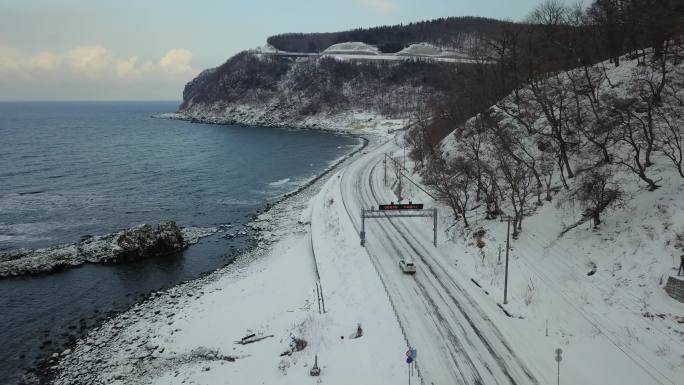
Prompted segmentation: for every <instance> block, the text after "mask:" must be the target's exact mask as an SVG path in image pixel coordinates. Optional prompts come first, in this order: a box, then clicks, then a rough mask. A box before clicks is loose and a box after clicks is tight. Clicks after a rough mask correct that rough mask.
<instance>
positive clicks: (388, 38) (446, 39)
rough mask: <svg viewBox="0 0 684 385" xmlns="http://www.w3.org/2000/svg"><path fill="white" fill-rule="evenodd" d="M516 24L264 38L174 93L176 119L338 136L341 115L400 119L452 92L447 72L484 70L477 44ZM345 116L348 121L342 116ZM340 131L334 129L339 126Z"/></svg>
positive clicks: (437, 23)
mask: <svg viewBox="0 0 684 385" xmlns="http://www.w3.org/2000/svg"><path fill="white" fill-rule="evenodd" d="M519 26H521V25H520V24H514V23H510V22H504V21H498V20H492V19H485V18H477V17H453V18H444V19H437V20H432V21H423V22H419V23H410V24H406V25H395V26H383V27H375V28H367V29H355V30H350V31H343V32H332V33H312V34H302V33H288V34H282V35H276V36H271V37H269V38H268V39H267V43H268V44H267V45H266V46H264V47H260V48H257V49H254V50H250V51H244V52H241V53H239V54H237V55H235V56H234V57H232V58H230V59H228V61H226V62H225V63H224V64H222V65H221V66H219V67H216V68H211V69H208V70H205V71H204V72H202V73H201V74H200V75H198V76H197V77H196V78H195V79H193V80H192V81H191V82H189V83H188V84H187V85H186V86H185V89H184V91H183V103H182V104H181V106H180V108H179V111H178V114H177V115H176V116H177V117H178V118H182V119H188V120H194V121H201V122H210V123H231V124H245V125H264V126H288V127H309V128H326V129H340V128H349V127H351V126H353V125H355V124H356V123H357V122H355V121H354V120H353V118H350V116H352V115H353V116H359V114H361V115H363V116H371V117H377V118H379V119H378V120H382V119H385V118H390V119H402V118H404V119H405V118H408V117H410V116H411V115H412V113H413V112H415V111H416V110H418V109H419V108H421V105H423V106H424V105H427V104H429V103H430V100H432V99H434V98H444V95H446V94H448V90H449V89H450V88H452V87H460V86H462V85H461V84H460V83H459V79H458V76H457V74H459V73H460V74H464V73H467V72H468V71H470V70H471V69H470V67H473V66H475V65H476V64H480V65H481V64H483V62H486V57H484V56H481V57H478V60H477V63H476V60H474V58H473V57H472V56H471V52H470V51H471V49H472V48H473V47H476V46H479V45H478V44H477V42H478V41H479V40H480V39H482V36H486V35H487V34H489V33H493V31H495V30H498V29H501V28H518V27H519ZM352 111H353V112H355V113H353V114H350V112H352ZM340 126H344V127H340Z"/></svg>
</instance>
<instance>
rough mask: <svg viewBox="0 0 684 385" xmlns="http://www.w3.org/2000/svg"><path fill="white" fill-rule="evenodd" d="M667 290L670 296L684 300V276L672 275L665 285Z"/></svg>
mask: <svg viewBox="0 0 684 385" xmlns="http://www.w3.org/2000/svg"><path fill="white" fill-rule="evenodd" d="M665 291H666V292H667V294H669V295H670V297H672V298H674V299H676V300H677V301H679V302H684V277H675V276H670V277H669V278H668V279H667V284H666V285H665Z"/></svg>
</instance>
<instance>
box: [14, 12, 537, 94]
mask: <svg viewBox="0 0 684 385" xmlns="http://www.w3.org/2000/svg"><path fill="white" fill-rule="evenodd" d="M540 1H541V0H250V1H248V0H194V1H189V0H118V1H98V0H1V1H0V100H180V99H181V93H182V90H183V85H184V84H185V83H186V82H187V81H189V80H191V79H192V78H193V77H194V76H195V75H196V74H197V73H198V72H199V71H201V70H202V69H205V68H208V67H214V66H217V65H219V64H221V63H223V62H224V61H225V60H226V59H227V58H228V57H230V56H232V55H233V54H235V53H237V52H239V51H241V50H244V49H248V48H254V47H257V46H260V45H263V44H265V41H266V38H267V37H268V36H270V35H273V34H277V33H281V32H328V31H338V30H346V29H350V28H355V27H368V26H376V25H388V24H398V23H408V22H412V21H420V20H426V19H434V18H438V17H446V16H485V17H492V18H499V19H510V20H521V19H523V18H524V17H525V16H526V15H527V14H528V13H529V11H530V10H531V9H532V8H534V6H535V5H536V4H538V3H539V2H540Z"/></svg>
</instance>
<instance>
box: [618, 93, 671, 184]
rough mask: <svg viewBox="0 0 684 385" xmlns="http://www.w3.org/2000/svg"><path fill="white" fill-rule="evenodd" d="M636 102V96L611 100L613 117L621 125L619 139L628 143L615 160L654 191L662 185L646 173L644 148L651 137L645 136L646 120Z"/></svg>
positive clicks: (623, 142)
mask: <svg viewBox="0 0 684 385" xmlns="http://www.w3.org/2000/svg"><path fill="white" fill-rule="evenodd" d="M636 103H637V100H636V99H634V98H630V99H625V98H612V99H611V101H610V104H611V108H612V109H611V118H612V119H613V122H614V123H615V124H616V125H617V126H618V127H619V130H618V133H617V139H618V141H619V142H621V143H622V144H625V145H627V147H626V148H625V149H626V151H621V153H620V154H617V155H616V156H615V159H614V161H615V163H617V164H620V165H622V166H625V167H626V168H627V169H629V170H630V171H632V172H633V173H634V174H636V175H637V176H638V177H639V178H640V179H641V180H643V181H644V182H646V184H648V189H649V190H651V191H654V190H656V189H657V188H658V187H660V186H658V185H657V184H656V182H655V181H654V180H653V179H652V178H651V177H649V176H648V175H647V174H646V168H647V166H646V158H645V155H644V152H645V151H644V149H645V148H648V144H647V142H648V140H649V139H647V138H644V129H643V125H644V120H643V119H641V118H639V117H638V115H637V114H636V113H635V107H634V105H635V104H636Z"/></svg>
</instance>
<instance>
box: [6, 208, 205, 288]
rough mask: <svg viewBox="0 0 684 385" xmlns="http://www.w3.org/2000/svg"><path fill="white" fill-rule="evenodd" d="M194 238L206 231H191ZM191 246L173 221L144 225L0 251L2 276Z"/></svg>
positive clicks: (125, 259) (148, 255)
mask: <svg viewBox="0 0 684 385" xmlns="http://www.w3.org/2000/svg"><path fill="white" fill-rule="evenodd" d="M187 233H188V234H191V235H192V237H193V240H196V239H197V238H198V237H200V236H206V235H205V234H204V233H201V234H198V232H197V231H195V230H193V231H188V232H187ZM187 246H188V242H187V241H186V240H185V239H184V237H183V232H182V231H181V229H180V228H179V227H178V225H176V223H175V222H173V221H164V222H161V223H159V224H158V225H141V226H138V227H135V228H132V229H128V230H124V231H120V232H117V233H113V234H108V235H104V236H95V237H87V238H85V237H84V239H83V240H82V241H81V242H79V243H77V244H74V245H60V246H55V247H50V248H45V249H35V250H31V249H17V250H11V251H7V252H0V278H2V277H12V276H20V275H35V274H46V273H51V272H55V271H58V270H61V269H65V268H70V267H75V266H79V265H82V264H84V263H122V262H128V261H135V260H140V259H145V258H152V257H158V256H166V255H174V254H176V253H178V252H180V251H181V250H183V249H184V248H186V247H187Z"/></svg>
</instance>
